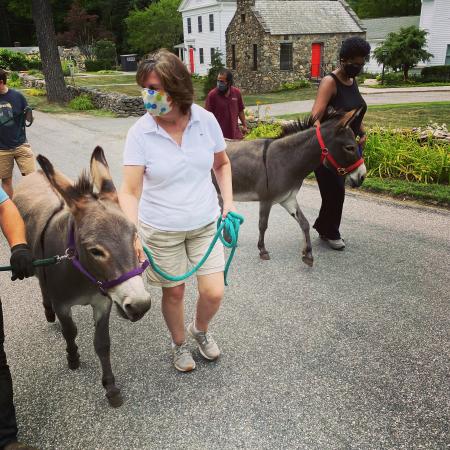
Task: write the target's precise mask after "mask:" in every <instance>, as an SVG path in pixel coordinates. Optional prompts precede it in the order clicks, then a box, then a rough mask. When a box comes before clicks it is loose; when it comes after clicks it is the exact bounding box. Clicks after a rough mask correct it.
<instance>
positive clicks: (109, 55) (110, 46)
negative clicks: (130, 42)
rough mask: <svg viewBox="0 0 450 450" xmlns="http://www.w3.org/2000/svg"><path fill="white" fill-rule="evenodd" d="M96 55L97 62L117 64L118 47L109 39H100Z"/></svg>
mask: <svg viewBox="0 0 450 450" xmlns="http://www.w3.org/2000/svg"><path fill="white" fill-rule="evenodd" d="M94 54H95V57H96V58H97V61H107V62H108V63H110V64H111V65H115V64H116V63H117V54H116V46H115V44H114V42H113V41H110V40H108V39H100V40H99V41H97V42H96V43H95V47H94Z"/></svg>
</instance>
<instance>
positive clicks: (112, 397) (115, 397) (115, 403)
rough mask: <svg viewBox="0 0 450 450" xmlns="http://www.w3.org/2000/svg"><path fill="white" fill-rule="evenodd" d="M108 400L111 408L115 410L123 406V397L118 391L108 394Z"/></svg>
mask: <svg viewBox="0 0 450 450" xmlns="http://www.w3.org/2000/svg"><path fill="white" fill-rule="evenodd" d="M106 398H107V399H108V402H109V406H111V407H113V408H118V407H119V406H122V405H123V397H122V394H121V393H120V391H119V390H118V389H117V390H114V391H112V392H107V393H106Z"/></svg>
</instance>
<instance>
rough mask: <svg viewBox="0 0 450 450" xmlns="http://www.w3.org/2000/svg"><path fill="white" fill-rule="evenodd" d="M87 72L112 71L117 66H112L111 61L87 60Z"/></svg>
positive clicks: (85, 63)
mask: <svg viewBox="0 0 450 450" xmlns="http://www.w3.org/2000/svg"><path fill="white" fill-rule="evenodd" d="M84 65H85V67H86V70H87V71H88V72H98V71H99V70H112V69H114V68H115V64H112V63H111V61H105V60H100V61H98V60H92V59H86V61H85V62H84Z"/></svg>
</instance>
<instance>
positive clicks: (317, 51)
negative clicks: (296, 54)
mask: <svg viewBox="0 0 450 450" xmlns="http://www.w3.org/2000/svg"><path fill="white" fill-rule="evenodd" d="M321 62H322V44H313V45H312V55H311V78H319V77H320V75H321V73H320V66H321Z"/></svg>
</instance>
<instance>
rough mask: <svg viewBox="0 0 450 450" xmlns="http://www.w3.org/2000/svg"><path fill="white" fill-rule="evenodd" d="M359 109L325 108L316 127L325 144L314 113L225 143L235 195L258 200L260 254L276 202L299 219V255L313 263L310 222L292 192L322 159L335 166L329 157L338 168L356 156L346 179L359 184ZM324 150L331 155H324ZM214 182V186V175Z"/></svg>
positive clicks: (362, 171)
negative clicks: (272, 133)
mask: <svg viewBox="0 0 450 450" xmlns="http://www.w3.org/2000/svg"><path fill="white" fill-rule="evenodd" d="M360 113H361V110H353V111H349V112H342V111H341V112H337V111H328V112H327V114H326V116H325V117H324V118H323V119H322V124H321V127H320V133H321V137H322V139H323V141H324V142H325V144H326V147H327V148H321V147H322V145H321V143H320V142H319V140H318V137H317V130H316V128H315V127H314V126H313V124H314V123H315V119H314V118H313V117H308V118H306V119H305V120H303V121H298V122H296V123H293V124H288V125H286V126H284V127H283V131H282V134H281V136H280V137H279V138H276V139H256V140H254V141H229V142H228V145H227V149H226V151H227V154H228V156H229V158H230V161H231V169H232V173H233V194H234V198H235V200H237V201H242V202H250V201H258V202H259V241H258V248H259V252H260V253H259V254H260V257H261V259H266V260H267V259H270V257H269V252H268V251H267V250H266V247H265V244H264V235H265V232H266V230H267V224H268V221H269V214H270V210H271V208H272V206H273V205H274V204H277V203H279V204H280V205H281V206H282V207H283V208H284V209H285V210H286V211H287V212H288V213H289V214H290V215H291V216H292V217H293V218H294V219H295V220H296V221H297V222H298V223H299V225H300V228H301V229H302V231H303V234H304V238H305V243H304V247H303V256H302V260H303V262H304V263H305V264H308V265H309V266H312V265H313V256H312V247H311V238H310V235H309V223H308V220H307V219H306V217H305V216H304V214H303V212H302V211H301V209H300V205H299V204H298V201H297V194H298V191H299V190H300V188H301V186H302V183H303V180H304V179H305V178H306V176H307V175H308V174H310V173H311V172H312V171H313V170H314V169H316V168H317V167H319V165H320V164H321V163H323V164H325V165H326V166H327V167H329V168H330V169H331V170H335V167H333V166H332V165H331V164H330V161H329V160H332V161H333V163H334V164H336V163H337V165H338V166H340V167H339V168H340V169H344V168H346V167H351V166H352V165H355V163H358V161H360V163H361V164H360V165H359V166H358V167H357V168H356V169H355V170H353V171H351V172H350V173H349V174H348V177H347V181H348V183H349V184H350V185H351V186H355V187H356V186H360V185H361V184H362V183H363V181H364V178H365V176H366V166H365V165H364V164H363V161H362V160H361V156H360V154H359V151H358V145H357V143H356V140H355V135H354V133H353V131H352V129H351V128H350V124H351V123H352V122H353V120H355V118H356V117H357V116H358V115H359V114H360ZM325 151H328V154H329V155H331V158H329V159H327V158H326V157H325V153H324V152H325ZM343 172H344V170H343ZM214 183H215V184H216V188H217V183H216V181H215V180H214ZM217 189H218V188H217ZM218 192H219V190H218Z"/></svg>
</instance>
